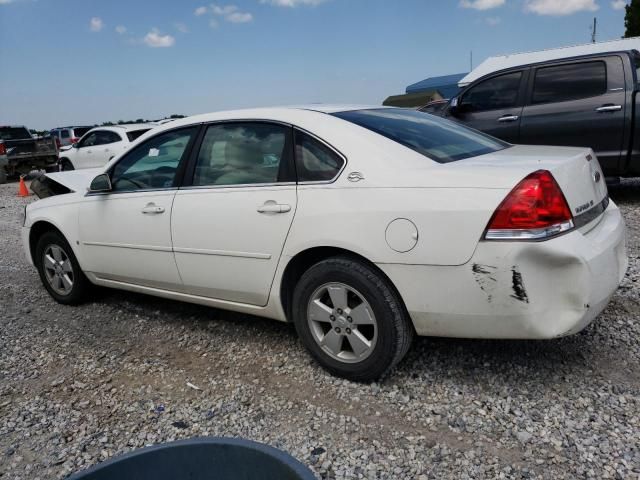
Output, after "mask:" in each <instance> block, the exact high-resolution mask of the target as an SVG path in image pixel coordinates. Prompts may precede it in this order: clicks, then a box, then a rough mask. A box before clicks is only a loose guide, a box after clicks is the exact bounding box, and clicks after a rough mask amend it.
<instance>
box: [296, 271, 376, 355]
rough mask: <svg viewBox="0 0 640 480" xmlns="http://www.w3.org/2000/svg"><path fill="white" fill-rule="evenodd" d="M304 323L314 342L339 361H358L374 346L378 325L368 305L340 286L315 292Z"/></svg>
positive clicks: (348, 289) (355, 292) (351, 291)
mask: <svg viewBox="0 0 640 480" xmlns="http://www.w3.org/2000/svg"><path fill="white" fill-rule="evenodd" d="M307 322H308V325H309V329H310V330H311V334H312V335H313V339H314V340H315V341H316V343H317V344H318V345H319V346H320V347H321V348H322V349H323V351H324V352H325V353H326V354H327V355H329V356H330V357H331V358H334V359H335V360H338V361H340V362H344V363H357V362H361V361H363V360H364V359H366V358H367V357H369V355H371V353H372V352H373V349H374V348H375V346H376V342H377V339H378V323H377V321H376V317H375V315H374V313H373V309H372V308H371V305H369V302H367V300H366V299H365V297H364V296H363V295H362V294H361V293H360V292H358V291H357V290H355V289H354V288H352V287H350V286H348V285H345V284H343V283H327V284H324V285H322V286H321V287H319V288H318V289H316V291H315V292H314V293H313V294H312V295H311V298H310V300H309V304H308V306H307Z"/></svg>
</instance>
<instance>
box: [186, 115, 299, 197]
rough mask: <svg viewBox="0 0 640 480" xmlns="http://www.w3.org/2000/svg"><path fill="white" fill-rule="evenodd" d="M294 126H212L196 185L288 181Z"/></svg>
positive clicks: (195, 181) (244, 124)
mask: <svg viewBox="0 0 640 480" xmlns="http://www.w3.org/2000/svg"><path fill="white" fill-rule="evenodd" d="M289 137H290V128H289V127H285V126H282V125H273V124H268V123H228V124H219V125H211V126H209V127H208V128H207V132H206V134H205V136H204V139H203V140H202V146H201V147H200V152H199V154H198V161H197V163H196V169H195V172H194V176H193V185H194V186H223V185H251V184H269V183H276V182H279V181H284V180H285V178H284V177H285V176H286V175H285V170H286V169H287V164H288V162H289V158H290V152H289V151H290V148H289V145H290V143H289V141H288V138H289Z"/></svg>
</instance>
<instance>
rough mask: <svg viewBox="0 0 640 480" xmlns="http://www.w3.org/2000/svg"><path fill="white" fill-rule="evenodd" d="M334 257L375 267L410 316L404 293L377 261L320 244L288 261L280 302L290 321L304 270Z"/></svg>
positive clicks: (349, 251) (346, 250) (281, 282)
mask: <svg viewBox="0 0 640 480" xmlns="http://www.w3.org/2000/svg"><path fill="white" fill-rule="evenodd" d="M333 257H347V258H350V259H352V260H357V261H359V262H362V263H364V264H365V265H367V266H368V267H370V268H371V269H373V270H374V271H375V272H376V273H377V274H378V275H380V277H381V278H383V279H384V280H385V281H386V282H387V283H388V285H389V287H390V288H391V289H392V290H393V291H394V293H395V294H396V296H397V298H398V300H399V301H400V304H401V305H402V308H403V309H404V311H405V313H406V314H407V316H408V312H407V308H406V306H405V303H404V299H403V298H402V295H401V294H400V292H399V291H398V289H397V288H396V286H395V285H394V283H393V281H391V279H390V278H389V276H388V275H387V274H386V273H385V272H383V271H382V270H381V269H380V268H379V267H378V266H377V265H376V264H375V263H373V262H372V261H371V260H369V259H368V258H366V257H364V256H363V255H360V254H359V253H356V252H354V251H352V250H348V249H345V248H340V247H330V246H318V247H311V248H307V249H305V250H302V251H300V252H298V253H297V254H296V255H294V256H293V257H292V258H291V259H290V260H289V262H288V263H287V266H286V267H285V269H284V272H283V274H282V279H281V281H280V303H281V306H282V309H283V311H284V313H285V317H286V319H287V321H288V322H291V315H292V312H291V309H292V306H293V290H294V289H295V286H296V285H297V284H298V281H299V280H300V278H301V277H302V275H303V274H304V272H306V271H307V270H308V269H309V268H311V267H312V266H313V265H315V264H316V263H318V262H321V261H323V260H326V259H328V258H333Z"/></svg>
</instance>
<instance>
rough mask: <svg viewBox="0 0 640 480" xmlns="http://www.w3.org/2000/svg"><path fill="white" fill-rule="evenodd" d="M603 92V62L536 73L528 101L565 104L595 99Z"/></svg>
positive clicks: (604, 70)
mask: <svg viewBox="0 0 640 480" xmlns="http://www.w3.org/2000/svg"><path fill="white" fill-rule="evenodd" d="M606 91H607V66H606V64H605V63H604V62H601V61H597V62H583V63H574V64H571V65H558V66H555V67H544V68H539V69H538V70H537V71H536V76H535V82H534V85H533V97H532V100H531V102H532V103H550V102H566V101H568V100H577V99H579V98H588V97H595V96H597V95H602V94H603V93H605V92H606Z"/></svg>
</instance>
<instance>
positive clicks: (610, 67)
mask: <svg viewBox="0 0 640 480" xmlns="http://www.w3.org/2000/svg"><path fill="white" fill-rule="evenodd" d="M638 66H640V53H639V52H638V51H636V50H630V51H622V52H609V53H600V54H593V55H583V56H579V57H572V58H565V59H556V60H552V61H548V62H541V63H535V64H530V65H522V66H518V67H512V68H508V69H505V70H501V71H497V72H493V73H491V74H488V75H486V76H484V77H482V78H480V79H478V80H476V81H474V82H473V83H471V84H470V85H468V86H467V87H466V88H465V89H464V90H463V91H462V92H461V93H460V94H459V95H458V96H457V97H456V98H453V99H452V100H451V102H450V103H449V105H448V108H446V109H444V111H443V112H442V113H441V114H440V115H441V116H444V117H449V118H451V119H453V120H456V121H458V122H460V123H463V124H465V125H467V126H469V127H472V128H475V129H477V130H481V131H483V132H485V133H488V134H490V135H493V136H494V137H498V138H501V139H503V140H506V141H507V142H510V143H516V144H526V145H558V146H578V147H590V148H592V149H593V150H594V152H595V153H596V156H597V157H598V160H599V161H600V164H601V166H602V170H603V172H604V174H605V176H607V177H614V178H615V177H635V176H640V122H638V121H637V120H636V118H637V117H638V116H640V111H639V108H638V99H637V93H638V73H637V68H638ZM608 180H610V178H609V179H608Z"/></svg>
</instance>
